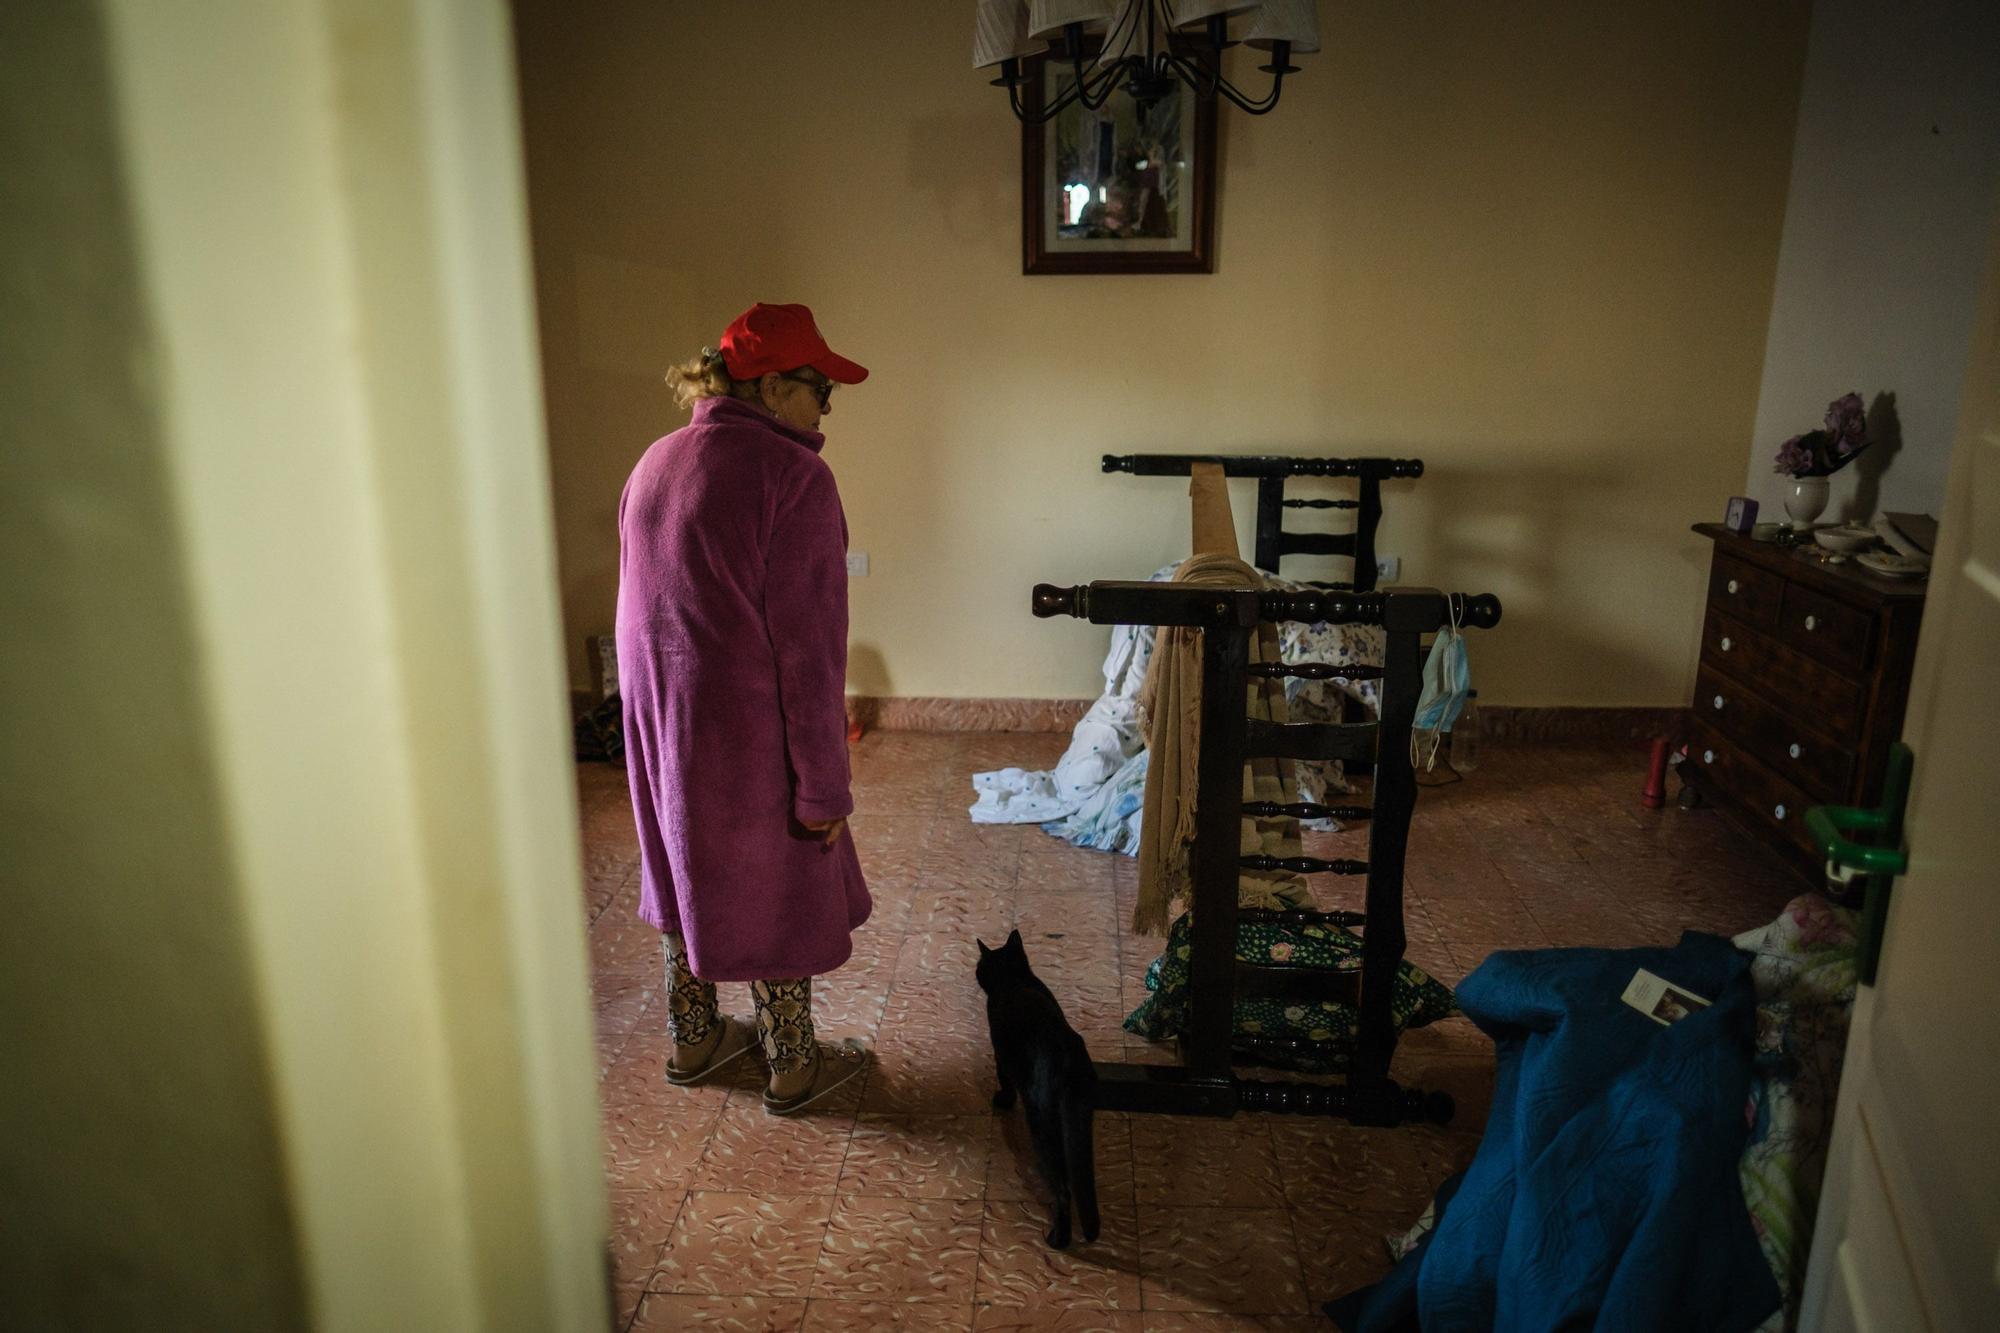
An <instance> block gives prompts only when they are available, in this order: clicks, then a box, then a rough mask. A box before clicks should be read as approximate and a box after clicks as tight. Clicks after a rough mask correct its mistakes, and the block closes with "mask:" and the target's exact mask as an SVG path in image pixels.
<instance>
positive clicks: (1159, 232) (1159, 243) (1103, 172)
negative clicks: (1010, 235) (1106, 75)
mask: <svg viewBox="0 0 2000 1333" xmlns="http://www.w3.org/2000/svg"><path fill="white" fill-rule="evenodd" d="M1096 56H1097V50H1096V47H1095V45H1091V46H1090V47H1089V49H1088V51H1087V54H1086V55H1085V56H1084V59H1083V68H1084V70H1085V71H1086V72H1089V71H1091V70H1093V68H1094V64H1093V62H1094V61H1095V60H1096ZM1023 72H1024V74H1025V75H1026V79H1025V81H1024V83H1023V85H1022V88H1021V105H1022V109H1023V110H1025V111H1027V112H1028V113H1029V114H1030V115H1037V114H1039V113H1040V111H1041V109H1042V107H1043V106H1045V105H1047V104H1048V99H1052V98H1056V97H1059V96H1060V95H1061V92H1062V90H1063V89H1064V88H1066V87H1069V86H1071V85H1072V84H1074V82H1075V80H1076V65H1075V63H1074V62H1072V61H1069V60H1066V59H1064V58H1063V57H1062V56H1060V55H1059V54H1055V53H1051V54H1050V55H1047V56H1042V57H1038V58H1036V59H1034V60H1030V61H1027V62H1025V68H1024V70H1023ZM1215 174H1216V160H1215V97H1214V95H1213V94H1198V93H1197V92H1196V91H1195V90H1194V89H1193V88H1192V87H1190V86H1189V85H1188V84H1187V83H1185V82H1184V81H1181V80H1175V82H1174V85H1173V91H1172V92H1171V93H1169V94H1168V95H1167V96H1165V97H1162V98H1160V99H1159V100H1158V101H1150V102H1139V101H1136V100H1135V99H1134V98H1133V96H1132V94H1131V92H1130V91H1129V90H1127V89H1126V88H1125V87H1123V86H1120V87H1119V88H1117V89H1116V90H1115V91H1114V92H1112V94H1111V95H1110V96H1109V97H1108V98H1106V99H1105V101H1104V104H1103V105H1102V106H1100V107H1098V108H1097V109H1095V110H1092V109H1090V108H1089V107H1086V106H1084V105H1083V103H1082V102H1081V101H1077V102H1072V103H1071V104H1070V105H1069V106H1067V107H1065V108H1064V109H1063V110H1062V111H1061V112H1060V113H1059V114H1057V115H1055V116H1053V117H1051V118H1050V119H1049V121H1048V122H1047V123H1046V124H1043V125H1030V124H1025V123H1024V124H1023V125H1022V126H1021V271H1022V272H1023V273H1213V272H1214V271H1215Z"/></svg>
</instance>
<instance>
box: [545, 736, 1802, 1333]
mask: <svg viewBox="0 0 2000 1333" xmlns="http://www.w3.org/2000/svg"><path fill="white" fill-rule="evenodd" d="M1065 739H1066V738H1065V737H1062V736H1042V735H987V734H979V735H932V734H921V733H911V732H900V733H898V732H889V733H875V734H871V735H869V736H867V737H865V738H864V739H863V740H862V741H861V743H860V744H859V745H857V746H856V747H855V751H854V774H855V793H856V800H857V802H858V805H859V809H858V811H857V813H856V816H855V818H854V821H853V827H854V835H855V840H856V845H857V847H858V849H859V851H860V854H861V858H862V863H863V865H864V866H865V868H866V869H867V872H868V877H869V883H870V886H871V888H872V890H873V892H874V895H875V915H874V918H873V919H872V920H871V921H870V922H869V923H868V924H867V925H866V926H865V927H863V928H862V930H861V931H860V932H858V934H857V935H856V937H855V954H854V958H853V960H852V961H851V962H850V963H849V964H848V966H847V967H845V968H843V969H841V971H839V972H838V973H835V974H834V975H832V976H830V977H827V978H825V979H824V980H822V981H821V982H820V983H818V985H817V987H816V990H817V994H816V996H815V1008H816V1011H817V1014H818V1018H819V1025H820V1030H821V1032H822V1034H823V1035H827V1036H835V1037H838V1036H848V1035H852V1036H860V1037H864V1038H867V1039H868V1040H869V1041H871V1042H872V1043H873V1044H874V1046H875V1049H876V1051H877V1052H878V1054H879V1063H878V1065H877V1067H876V1069H875V1070H874V1071H873V1072H872V1073H871V1074H870V1075H869V1077H868V1079H867V1082H866V1084H865V1086H862V1087H860V1088H858V1089H857V1090H856V1091H854V1092H850V1093H848V1094H846V1095H845V1096H844V1098H843V1099H842V1100H840V1101H838V1102H837V1103H836V1104H834V1105H832V1106H831V1107H829V1108H828V1109H827V1111H826V1112H825V1113H824V1114H821V1115H819V1116H816V1117H812V1118H802V1119H796V1120H778V1119H773V1118H772V1117H769V1116H767V1115H765V1113H764V1111H763V1109H762V1107H761V1105H760V1104H759V1101H758V1092H759V1085H758V1084H757V1083H755V1082H754V1081H752V1080H754V1078H755V1077H756V1076H755V1075H754V1074H746V1075H745V1077H744V1079H743V1080H742V1081H740V1082H739V1083H738V1084H736V1085H734V1086H720V1087H708V1088H699V1089H679V1088H671V1087H669V1086H668V1085H667V1084H666V1083H665V1082H664V1081H662V1078H661V1074H662V1069H663V1065H664V1062H665V1059H666V1050H667V1041H666V1032H665V1025H664V1019H663V1017H662V1012H663V1010H662V1001H661V999H660V977H659V959H658V945H657V936H656V935H655V934H654V933H653V932H652V931H651V930H650V929H649V928H647V927H646V926H644V925H643V924H641V923H640V922H639V921H637V920H636V919H635V918H634V916H633V906H634V900H635V895H636V893H637V873H636V860H637V844H636V842H635V840H634V836H633V831H632V821H631V813H630V810H629V807H628V806H627V805H626V796H625V788H624V778H623V773H622V772H621V771H620V770H618V769H615V768H610V767H606V766H604V765H599V764H590V765H583V766H580V767H579V768H578V771H577V773H578V783H579V788H580V791H581V795H582V813H583V833H584V855H585V866H586V876H585V892H586V896H587V903H586V906H587V911H588V916H589V920H590V949H591V958H592V964H593V968H594V971H595V977H596V994H597V1029H598V1050H599V1060H600V1068H601V1072H602V1077H603V1094H604V1126H605V1166H606V1170H607V1172H608V1173H609V1180H610V1186H611V1196H612V1200H613V1205H614V1215H615V1226H616V1246H615V1249H616V1258H617V1285H618V1298H619V1320H620V1324H621V1326H624V1325H626V1324H627V1323H628V1321H629V1327H631V1328H632V1329H637V1330H659V1329H674V1328H696V1327H699V1328H746V1329H798V1328H804V1329H811V1330H818V1329H848V1328H852V1329H887V1328H909V1329H925V1330H932V1329H974V1328H977V1329H982V1330H985V1329H1017V1328H1036V1329H1079V1330H1080V1329H1115V1330H1127V1331H1129V1333H1138V1331H1139V1330H1148V1331H1153V1330H1157V1331H1158V1333H1166V1331H1167V1330H1180V1329H1188V1330H1193V1329H1217V1330H1219V1329H1229V1328H1267V1329H1290V1328H1298V1329H1308V1328H1325V1327H1328V1325H1327V1324H1326V1323H1325V1322H1324V1321H1323V1320H1320V1319H1319V1318H1317V1317H1316V1316H1314V1315H1312V1313H1311V1312H1312V1311H1313V1310H1314V1309H1316V1308H1317V1303H1318V1302H1320V1301H1322V1300H1325V1299H1326V1298H1328V1297H1330V1296H1333V1295H1335V1294H1337V1293H1339V1292H1341V1291H1344V1290H1346V1289H1348V1288H1350V1287H1353V1286H1355V1285H1358V1284H1360V1283H1362V1282H1366V1281H1368V1280H1370V1279H1372V1278H1374V1277H1376V1276H1378V1275H1380V1274H1381V1273H1382V1272H1383V1271H1384V1270H1385V1269H1386V1268H1387V1259H1386V1257H1385V1255H1384V1252H1383V1247H1382V1237H1383V1236H1384V1235H1385V1234H1387V1233H1389V1232H1391V1231H1396V1230H1400V1229H1401V1228H1403V1227H1404V1226H1405V1225H1407V1224H1408V1223H1409V1222H1410V1221H1411V1220H1412V1219H1413V1218H1414V1216H1415V1215H1416V1214H1417V1213H1418V1212H1420V1211H1421V1210H1422V1208H1423V1205H1424V1203H1425V1201H1426V1200H1427V1199H1428V1198H1429V1195H1430V1192H1431V1191H1432V1189H1433V1188H1434V1187H1435V1186H1436V1185H1437V1184H1438V1183H1439V1182H1440V1181H1442V1180H1443V1179H1444V1178H1445V1177H1446V1176H1447V1175H1449V1174H1450V1173H1451V1172H1452V1171H1453V1170H1455V1169H1457V1167H1459V1166H1460V1165H1462V1164H1463V1163H1464V1162H1466V1161H1467V1160H1468V1159H1469V1157H1470V1155H1471V1153H1472V1151H1473V1149H1474V1147H1475V1146H1476V1144H1477V1142H1478V1133H1479V1128H1480V1125H1481V1123H1482V1121H1483V1119H1484V1116H1485V1109H1486V1101H1487V1099H1488V1097H1489V1096H1490V1091H1491V1061H1492V1052H1491V1046H1490V1044H1489V1043H1488V1042H1487V1041H1486V1039H1485V1038H1484V1037H1482V1036H1481V1035H1480V1033H1479V1032H1478V1030H1477V1029H1475V1028H1474V1027H1472V1025H1471V1024H1469V1023H1467V1022H1466V1021H1465V1020H1463V1019H1456V1020H1452V1021H1449V1022H1446V1023H1441V1024H1437V1025H1435V1026H1433V1027H1430V1028H1426V1029H1423V1030H1420V1031H1416V1032H1412V1033H1409V1034H1407V1035H1406V1036H1405V1038H1404V1040H1403V1043H1402V1045H1401V1047H1400V1048H1399V1050H1398V1053H1397V1073H1398V1077H1399V1078H1401V1079H1402V1080H1403V1081H1404V1082H1406V1083H1415V1084H1417V1085H1419V1086H1424V1087H1439V1088H1443V1089H1445V1090H1447V1091H1449V1092H1451V1093H1452V1094H1453V1095H1454V1096H1455V1097H1456V1098H1457V1100H1458V1105H1459V1114H1458V1117H1457V1119H1456V1121H1455V1122H1454V1123H1453V1124H1452V1125H1451V1126H1450V1127H1448V1128H1446V1129H1434V1128H1430V1127H1417V1128H1400V1129H1357V1128H1354V1127H1351V1126H1348V1125H1346V1124H1344V1123H1342V1122H1339V1121H1332V1120H1317V1119H1305V1118H1297V1117H1284V1116H1271V1115H1242V1116H1239V1117H1237V1118H1235V1119H1234V1120H1226V1121H1225V1120H1203V1119H1181V1118H1177V1117H1176V1118H1169V1117H1159V1116H1130V1117H1127V1116H1122V1115H1112V1114H1104V1115H1100V1116H1099V1117H1098V1127H1097V1151H1098V1159H1099V1160H1098V1164H1097V1180H1098V1193H1099V1196H1100V1200H1101V1203H1102V1207H1103V1214H1104V1232H1103V1235H1102V1237H1101V1238H1100V1239H1099V1240H1098V1241H1097V1242H1096V1243H1095V1244H1092V1245H1085V1246H1079V1247H1078V1248H1074V1249H1072V1250H1070V1251H1068V1252H1067V1253H1061V1254H1058V1253H1055V1252H1052V1251H1050V1250H1049V1249H1047V1247H1046V1246H1044V1245H1043V1244H1042V1241H1041V1233H1042V1231H1043V1230H1044V1228H1045V1226H1046V1212H1045V1209H1044V1206H1043V1205H1042V1203H1040V1202H1039V1201H1038V1199H1037V1197H1036V1190H1037V1188H1038V1187H1037V1186H1036V1185H1035V1184H1034V1183H1033V1182H1032V1172H1031V1167H1030V1166H1029V1164H1028V1158H1027V1149H1026V1143H1025V1139H1024V1137H1023V1134H1022V1132H1021V1124H1020V1120H1019V1114H1020V1113H1019V1112H1018V1111H1016V1112H1013V1113H1011V1114H1009V1115H998V1114H995V1113H994V1112H993V1111H992V1110H990V1109H989V1107H988V1104H987V1097H988V1095H989V1094H990V1093H991V1091H992V1075H991V1072H990V1070H991V1064H990V1056H989V1054H988V1047H987V1042H986V1033H985V1014H984V1009H983V1003H982V999H981V996H980V992H979V990H978V987H977V986H976V984H975V983H974V981H973V978H972V965H973V958H974V956H975V953H976V951H975V950H974V948H973V939H974V938H975V937H980V938H984V939H986V940H987V941H988V942H997V941H999V940H1000V939H1002V938H1004V937H1005V935H1006V933H1007V931H1008V930H1009V929H1010V928H1013V927H1015V926H1018V927H1019V928H1020V930H1021V932H1022V935H1023V937H1024V938H1025V940H1026V942H1027V945H1028V949H1029V955H1030V958H1031V960H1032V961H1033V962H1034V964H1035V966H1036V969H1037V970H1038V971H1039V972H1040V973H1041V975H1042V976H1043V978H1044V979H1045V980H1047V981H1048V983H1049V984H1050V986H1051V987H1052V988H1053V989H1054V990H1055V992H1056V994H1057V995H1058V997H1060V998H1061V999H1062V1000H1063V1002H1064V1005H1065V1008H1066V1009H1067V1011H1068V1013H1069V1016H1070V1020H1071V1022H1072V1023H1073V1024H1074V1025H1075V1026H1076V1027H1077V1029H1078V1030H1079V1031H1080V1032H1082V1033H1083V1035H1084V1037H1085V1039H1086V1040H1087V1041H1088V1042H1089V1044H1090V1046H1091V1048H1092V1050H1093V1052H1094V1053H1096V1054H1097V1055H1098V1056H1099V1057H1100V1058H1119V1057H1121V1056H1123V1057H1124V1058H1141V1057H1146V1056H1149V1057H1150V1058H1153V1059H1164V1058H1167V1057H1166V1056H1164V1055H1163V1054H1162V1053H1160V1052H1159V1051H1156V1050H1155V1049H1154V1048H1151V1047H1149V1046H1147V1045H1146V1044H1145V1043H1143V1042H1139V1041H1137V1040H1136V1039H1133V1038H1129V1037H1128V1036H1127V1035H1126V1034H1125V1033H1124V1032H1123V1031H1122V1030H1121V1028H1120V1026H1119V1024H1120V1021H1121V1019H1122V1017H1123V1015H1124V1014H1125V1013H1126V1012H1127V1011H1128V1010H1129V1009H1130V1008H1131V1007H1132V1006H1133V1005H1135V1004H1136V1003H1137V1002H1138V1000H1139V999H1140V998H1141V995H1142V993H1143V992H1142V988H1141V980H1140V979H1141V977H1142V976H1143V974H1144V971H1145V968H1146V964H1147V963H1148V962H1149V961H1151V959H1152V958H1153V956H1154V954H1155V953H1157V951H1158V945H1157V941H1154V940H1150V939H1147V938H1144V937H1136V936H1131V935H1127V934H1124V933H1122V932H1121V931H1120V929H1119V927H1120V926H1121V925H1122V924H1123V922H1124V921H1125V919H1126V916H1127V914H1128V913H1129V911H1130V908H1131V904H1132V896H1133V893H1134V889H1135V885H1136V875H1135V870H1136V863H1135V862H1133V861H1131V860H1129V859H1126V858H1124V857H1116V856H1110V855H1106V854H1104V853H1101V852H1090V851H1083V850H1080V849H1077V848H1073V847H1070V846H1068V845H1066V844H1064V843H1061V842H1058V841H1057V840H1055V839H1053V838H1050V837H1049V836H1047V835H1046V834H1043V833H1042V832H1040V831H1039V830H1038V829H1036V828H1034V827H1032V826H1028V827H1005V828H993V827H979V826H975V825H973V824H972V823H970V822H969V821H968V820H967V819H966V817H965V812H964V810H965V806H966V805H967V804H968V803H969V801H970V799H971V788H970V785H969V783H968V782H967V778H968V777H969V775H971V774H972V773H974V772H978V771H981V770H984V769H990V768H998V767H1002V766H1005V765H1008V764H1020V765H1022V766H1025V767H1029V768H1034V767H1046V766H1048V765H1049V764H1050V763H1052V762H1053V761H1054V759H1055V758H1056V757H1057V756H1058V755H1059V754H1060V753H1061V751H1062V749H1063V745H1064V742H1065ZM1644 759H1645V755H1644V752H1643V751H1626V750H1616V751H1613V750H1514V751H1507V750H1497V751H1491V752H1489V754H1488V756H1487V762H1486V764H1485V765H1484V766H1483V767H1482V768H1481V769H1480V770H1479V771H1478V772H1477V773H1476V774H1474V775H1472V776H1471V777H1470V778H1469V779H1467V780H1466V781H1464V782H1460V783H1457V784H1454V785H1450V786H1444V787H1438V788H1434V789H1430V790H1426V791H1424V792H1423V793H1422V794H1421V796H1420V798H1419V801H1418V807H1417V814H1416V819H1415V821H1414V823H1413V825H1412V828H1411V835H1410V851H1409V864H1408V872H1407V877H1406V879H1407V886H1408V914H1407V916H1408V932H1409V937H1410V957H1411V959H1412V960H1413V961H1415V962H1417V963H1419V964H1421V965H1422V966H1425V967H1427V968H1430V969H1431V970H1432V971H1434V972H1435V973H1436V974H1437V975H1438V976H1439V977H1440V978H1442V979H1443V980H1445V981H1447V982H1454V983H1455V982H1456V981H1457V980H1458V979H1459V978H1461V977H1462V976H1464V975H1465V973H1466V972H1467V971H1469V970H1470V969H1471V968H1472V967H1473V966H1475V965H1476V964H1477V963H1478V962H1479V960H1480V959H1482V958H1483V957H1485V956H1486V954H1487V953H1489V952H1491V951H1492V950H1495V949H1507V948H1524V947H1539V946H1547V945H1582V944H1592V945H1610V946H1615V947H1622V946H1630V945H1640V944H1653V943H1660V944H1667V943H1671V942H1672V941H1673V940H1674V939H1675V938H1676V937H1677V935H1678V933H1679V932H1680V930H1681V929H1683V928H1684V927H1696V928H1700V929H1706V930H1711V931H1717V932H1721V933H1733V932H1736V931H1739V930H1743V929H1746V928H1748V927H1750V926H1754V925H1758V924H1761V923H1762V922H1764V921H1767V920H1769V919H1770V918H1772V917H1773V916H1775V915H1776V914H1777V912H1778V909H1779V908H1780V907H1782V906H1783V905H1784V903H1785V902H1786V900H1787V899H1789V898H1790V897H1792V896H1793V895H1794V894H1795V893H1796V892H1798V891H1799V885H1798V882H1797V881H1796V880H1794V879H1792V878H1791V877H1790V873H1789V872H1788V871H1787V870H1785V869H1784V868H1783V867H1782V866H1781V865H1780V864H1779V863H1778V862H1777V861H1776V859H1775V858H1774V857H1772V856H1771V855H1770V854H1769V853H1768V852H1766V851H1765V850H1764V849H1762V848H1761V847H1758V846H1755V845H1754V844H1751V843H1750V842H1748V841H1746V840H1745V839H1744V838H1742V837H1741V836H1740V835H1738V834H1737V833H1736V832H1734V831H1733V830H1732V829H1730V828H1729V827H1728V826H1727V825H1726V824H1724V823H1723V822H1722V821H1721V820H1720V819H1719V818H1718V817H1717V816H1716V815H1715V814H1714V813H1712V812H1709V811H1698V812H1692V813H1690V812H1685V811H1681V810H1679V809H1676V808H1674V807H1673V806H1672V805H1671V804H1670V805H1669V806H1668V808H1667V809H1665V810H1658V811H1649V810H1645V809H1642V808H1641V807H1640V805H1639V801H1638V794H1639V789H1640V787H1641V785H1642V781H1643V767H1644ZM1365 838H1366V833H1365V830H1364V829H1357V830H1355V831H1354V832H1353V833H1349V834H1335V835H1326V836H1320V835H1308V846H1307V850H1308V852H1311V853H1314V854H1317V855H1365V854H1366V853H1365V850H1363V849H1364V848H1365ZM1314 888H1315V892H1316V893H1318V894H1320V896H1321V898H1322V901H1323V905H1328V906H1331V905H1337V904H1341V903H1342V902H1343V901H1344V899H1343V896H1342V895H1347V894H1352V893H1353V892H1354V891H1355V888H1356V885H1354V884H1353V883H1350V882H1343V881H1340V880H1335V879H1325V882H1323V883H1316V884H1315V886H1314ZM1353 905H1355V906H1358V905H1359V904H1358V902H1357V903H1354V904H1353ZM722 995H723V1002H724V1005H725V1007H726V1008H728V1009H729V1010H730V1011H731V1012H735V1013H738V1014H748V1012H749V1002H748V996H747V994H746V992H745V988H744V987H741V986H724V987H722Z"/></svg>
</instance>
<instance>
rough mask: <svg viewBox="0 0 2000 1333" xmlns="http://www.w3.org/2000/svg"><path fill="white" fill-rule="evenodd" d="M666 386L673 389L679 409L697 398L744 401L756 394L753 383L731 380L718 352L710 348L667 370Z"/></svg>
mask: <svg viewBox="0 0 2000 1333" xmlns="http://www.w3.org/2000/svg"><path fill="white" fill-rule="evenodd" d="M667 383H668V384H670V385H672V386H673V390H674V402H675V403H677V404H679V405H680V406H681V407H683V408H685V407H687V406H688V404H690V403H692V402H694V401H695V400H696V399H700V398H748V397H750V396H752V395H753V394H755V393H756V392H757V381H756V380H739V379H735V378H733V377H731V375H730V373H729V367H728V365H727V364H725V363H724V361H723V359H722V353H721V352H718V351H716V350H715V349H714V348H713V347H704V348H702V349H701V351H700V352H699V353H698V354H696V355H694V356H691V357H689V358H688V359H687V360H685V361H681V362H678V363H676V364H675V365H673V366H671V367H669V368H668V370H667Z"/></svg>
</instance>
